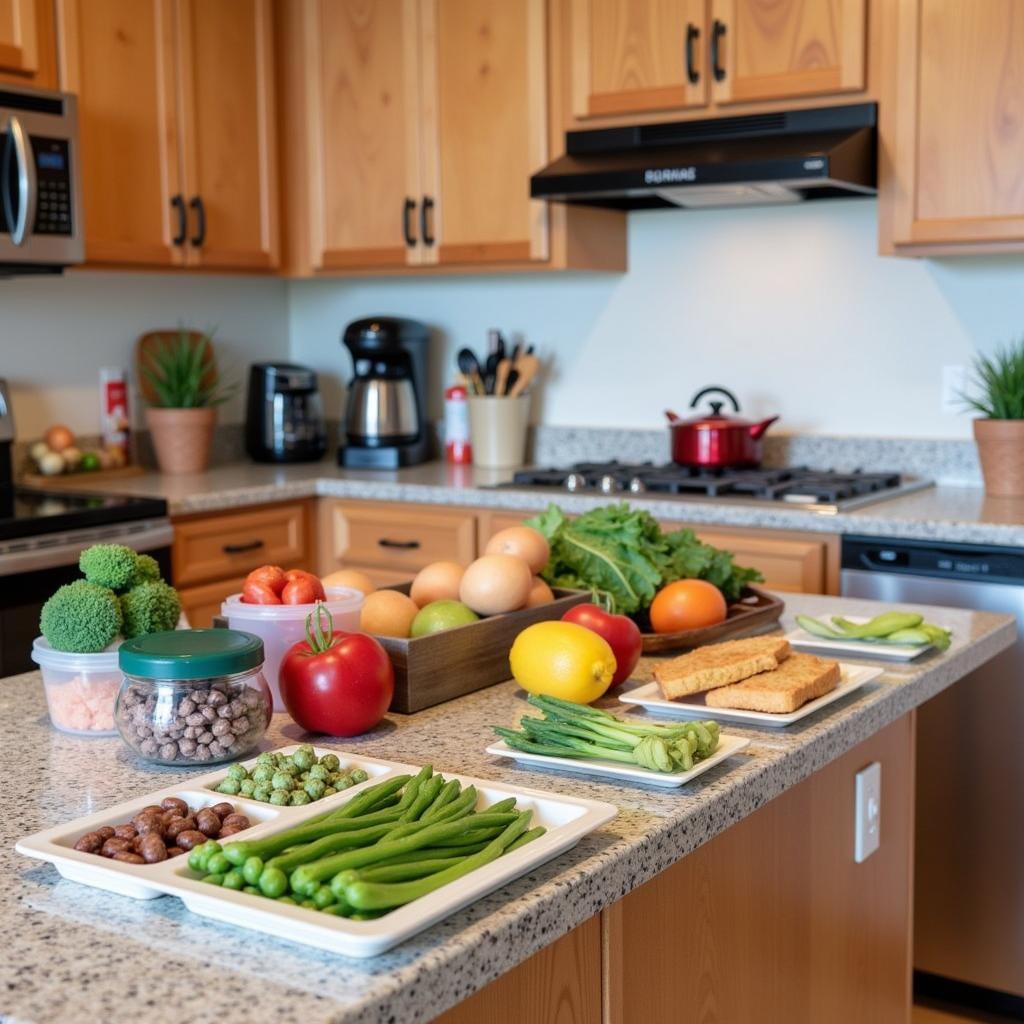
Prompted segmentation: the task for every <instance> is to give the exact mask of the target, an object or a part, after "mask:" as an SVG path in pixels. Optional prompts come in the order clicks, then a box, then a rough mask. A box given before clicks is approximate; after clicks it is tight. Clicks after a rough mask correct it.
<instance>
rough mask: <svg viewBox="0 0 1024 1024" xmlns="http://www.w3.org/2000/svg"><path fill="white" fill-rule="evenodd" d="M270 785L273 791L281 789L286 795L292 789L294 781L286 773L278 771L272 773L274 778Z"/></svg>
mask: <svg viewBox="0 0 1024 1024" xmlns="http://www.w3.org/2000/svg"><path fill="white" fill-rule="evenodd" d="M270 785H271V786H273V787H274V789H283V790H284V791H285V792H286V793H288V792H290V791H291V790H292V789H293V788H294V786H295V781H294V779H292V777H291V775H289V774H288V773H287V772H282V771H278V772H275V773H274V777H273V778H272V779H271V780H270Z"/></svg>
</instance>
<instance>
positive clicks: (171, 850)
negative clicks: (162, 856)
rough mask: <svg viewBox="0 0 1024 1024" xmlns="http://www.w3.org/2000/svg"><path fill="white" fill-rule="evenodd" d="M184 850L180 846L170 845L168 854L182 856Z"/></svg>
mask: <svg viewBox="0 0 1024 1024" xmlns="http://www.w3.org/2000/svg"><path fill="white" fill-rule="evenodd" d="M184 852H185V851H184V850H183V849H182V848H181V847H180V846H168V847H167V856H168V857H180V856H182V854H184Z"/></svg>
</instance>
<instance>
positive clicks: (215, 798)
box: [15, 746, 617, 957]
mask: <svg viewBox="0 0 1024 1024" xmlns="http://www.w3.org/2000/svg"><path fill="white" fill-rule="evenodd" d="M295 749H296V747H295V746H290V747H282V748H280V750H281V752H283V753H291V752H292V751H294V750H295ZM316 752H317V755H318V756H322V755H323V754H328V753H331V754H336V755H337V756H338V758H339V759H340V760H341V763H342V767H343V768H362V769H363V770H364V771H366V772H367V774H368V775H369V779H367V781H366V782H363V783H360V784H359V785H358V786H353V787H352V788H351V789H347V790H344V791H343V792H341V793H337V794H335V795H334V796H331V797H327V798H325V799H322V800H317V801H315V802H314V803H311V804H306V805H304V806H301V807H276V806H272V805H269V804H262V803H257V802H255V801H252V800H249V799H246V798H245V797H242V796H225V795H224V794H221V793H217V792H215V788H214V787H216V785H217V784H218V783H219V782H220V781H221V780H222V779H223V778H224V776H225V775H226V774H227V766H226V765H223V766H221V768H220V769H219V770H217V771H214V772H210V773H208V774H205V775H202V776H199V777H197V778H192V779H188V780H187V782H186V783H185V784H182V785H179V786H171V787H168V788H166V789H162V790H159V791H158V792H155V793H147V794H145V795H143V796H141V797H139V798H138V799H135V800H130V801H126V802H124V803H121V804H117V805H115V806H113V807H110V808H108V809H107V810H105V811H101V812H99V813H97V814H92V815H89V816H88V817H84V818H79V819H78V820H76V821H72V822H68V823H67V824H64V825H57V826H55V827H53V828H50V829H46V830H45V831H43V832H39V833H37V834H36V835H34V836H30V837H28V838H27V839H22V840H21V841H20V842H19V843H18V844H17V846H16V847H15V848H16V849H17V851H18V852H19V853H21V854H24V855H25V856H27V857H34V858H36V859H38V860H44V861H48V862H49V863H51V864H53V865H54V866H55V867H56V868H57V870H58V871H59V872H60V874H61V875H63V876H64V877H65V878H69V879H72V880H74V881H76V882H81V883H83V884H85V885H90V886H93V887H95V888H100V889H106V890H109V891H110V892H115V893H118V894H120V895H123V896H131V897H134V898H136V899H153V898H155V897H158V896H163V895H165V894H166V895H171V896H177V897H178V898H179V899H181V900H182V901H183V902H184V904H185V906H186V907H188V909H189V910H191V911H192V912H193V913H196V914H199V915H201V916H203V917H209V918H212V919H214V920H217V921H223V922H226V923H228V924H233V925H238V926H240V927H242V928H250V929H252V930H254V931H259V932H264V933H265V934H267V935H273V936H276V937H278V938H282V939H289V940H291V941H293V942H300V943H303V944H305V945H308V946H315V947H317V948H318V949H324V950H328V951H329V952H333V953H341V954H343V955H345V956H351V957H370V956H376V955H378V954H379V953H383V952H385V951H386V950H388V949H390V948H391V947H392V946H396V945H397V944H398V943H400V942H403V941H404V940H405V939H407V938H409V937H410V936H412V935H415V934H416V933H417V932H420V931H422V930H423V929H425V928H428V927H430V925H432V924H435V923H436V922H437V921H439V920H441V919H442V918H444V917H447V916H448V915H449V914H452V913H454V912H455V911H457V910H460V909H462V908H463V907H465V906H467V905H468V904H470V903H472V902H473V901H474V900H477V899H479V898H480V897H481V896H485V895H487V894H488V893H489V892H493V891H494V890H495V889H498V888H500V887H501V886H502V885H505V884H506V883H507V882H510V881H512V880H513V879H514V878H518V877H519V876H520V875H523V874H526V873H527V872H529V871H531V870H533V869H534V868H536V867H537V866H538V865H540V864H543V863H544V862H545V861H548V860H550V859H551V858H553V857H556V856H558V854H560V853H563V852H564V851H565V850H568V849H570V848H571V847H573V846H575V845H576V843H578V842H579V841H580V839H581V838H582V837H583V836H585V835H586V834H587V833H589V832H592V831H594V829H597V828H600V827H601V825H603V824H605V823H606V822H608V821H610V820H611V819H612V818H613V817H615V815H616V813H617V811H616V808H615V807H613V806H612V805H611V804H607V803H601V802H599V801H595V800H583V799H577V798H574V797H565V796H558V795H554V794H550V793H542V792H538V791H535V790H531V789H524V788H522V787H516V786H505V785H501V784H500V783H496V782H489V781H487V780H485V779H477V778H473V777H471V776H467V775H459V774H457V773H449V772H445V773H444V776H445V778H446V779H458V780H459V781H460V782H461V783H462V784H463V786H468V785H474V786H476V788H477V791H478V793H479V794H480V798H479V802H478V804H477V806H478V808H484V807H488V806H490V805H491V804H494V803H497V802H498V801H499V800H504V799H505V798H506V797H510V796H512V797H515V798H516V802H517V805H518V806H519V808H521V809H522V810H532V811H533V819H532V821H531V827H532V826H535V825H543V826H544V827H545V828H546V829H547V832H546V833H545V834H544V835H542V836H541V837H540V838H538V839H535V840H534V841H533V842H531V843H528V844H527V845H526V846H523V847H520V848H519V849H518V850H513V851H512V852H511V853H508V854H506V855H504V856H502V857H499V858H498V860H496V861H493V862H492V863H490V864H488V865H485V866H484V867H482V868H480V869H478V870H477V871H473V872H471V873H470V874H469V875H467V876H466V877H465V878H461V879H458V880H457V881H455V882H451V883H449V884H448V885H446V886H443V887H442V888H440V889H437V890H436V891H435V892H432V893H430V894H428V895H426V896H424V897H422V898H421V899H418V900H414V901H413V902H412V903H409V904H407V905H406V906H404V907H399V908H398V909H396V910H393V911H391V913H389V914H385V915H384V916H383V917H379V918H377V919H376V920H372V921H351V920H348V919H347V918H343V917H335V916H333V915H331V914H323V913H320V912H319V911H316V910H310V909H307V908H305V907H300V906H289V905H288V904H284V903H278V902H277V901H275V900H270V899H266V898H265V897H262V896H254V895H252V894H250V893H244V892H240V891H234V890H230V889H223V888H220V887H217V886H212V885H209V884H207V883H204V882H202V881H200V876H199V875H198V874H197V873H196V872H194V871H192V870H191V869H190V868H189V867H188V864H187V862H186V858H184V857H176V858H174V859H173V860H166V861H162V862H161V863H159V864H138V865H136V864H124V863H121V862H119V861H112V860H108V859H107V858H105V857H100V856H97V855H96V854H89V853H80V852H78V851H77V850H74V849H73V846H74V843H75V841H76V840H77V839H78V838H79V837H80V836H82V835H83V834H84V833H86V832H89V831H92V830H93V829H95V828H99V827H100V826H101V825H108V824H114V823H117V822H123V821H127V820H128V819H129V818H131V817H132V815H133V814H135V813H136V812H137V811H138V810H140V809H141V808H143V807H145V806H146V805H147V804H151V803H159V802H160V800H161V799H162V798H164V797H166V796H178V797H181V798H182V799H183V800H185V801H186V802H187V803H188V804H189V806H190V807H192V808H200V807H204V806H210V805H212V804H215V803H219V802H221V801H230V802H231V803H232V804H234V805H235V807H236V808H237V809H238V810H239V811H240V812H241V813H243V814H246V815H248V816H249V818H250V819H251V820H252V821H253V822H258V824H254V825H253V827H252V828H250V829H247V830H246V831H245V832H243V833H241V834H240V838H242V839H249V838H252V839H258V838H260V837H261V836H267V835H272V834H274V833H275V832H278V831H280V830H281V829H283V828H291V827H292V826H294V825H297V824H300V823H301V822H302V821H304V820H306V819H307V818H310V817H313V816H315V815H317V814H320V813H322V812H324V811H329V810H332V809H334V808H336V807H339V806H340V805H342V804H344V803H346V802H347V801H348V800H350V799H351V798H352V797H353V796H354V795H357V794H358V793H360V792H362V791H363V790H364V789H366V788H367V786H371V785H373V784H374V783H375V782H380V781H382V780H384V779H386V778H391V777H393V776H395V775H401V774H410V775H413V774H415V773H416V772H417V771H418V770H419V769H418V768H417V767H415V766H411V765H405V764H401V763H399V762H395V761H381V760H377V759H376V758H369V757H362V756H356V755H350V754H346V753H345V752H343V751H341V750H336V749H327V748H324V749H320V748H317V751H316ZM243 763H244V764H246V766H247V767H250V766H251V765H253V764H255V758H253V759H252V760H251V761H247V762H243Z"/></svg>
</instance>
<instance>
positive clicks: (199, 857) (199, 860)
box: [188, 846, 206, 871]
mask: <svg viewBox="0 0 1024 1024" xmlns="http://www.w3.org/2000/svg"><path fill="white" fill-rule="evenodd" d="M188 866H189V867H190V868H191V869H192V870H193V871H205V870H206V858H205V857H203V848H202V846H193V847H192V849H191V850H189V851H188Z"/></svg>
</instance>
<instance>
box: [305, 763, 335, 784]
mask: <svg viewBox="0 0 1024 1024" xmlns="http://www.w3.org/2000/svg"><path fill="white" fill-rule="evenodd" d="M306 776H307V778H308V779H310V780H312V779H319V780H320V781H321V782H329V781H330V779H331V770H330V768H327V767H325V766H324V765H322V764H315V765H313V766H312V767H311V768H310V769H309V771H308V772H306Z"/></svg>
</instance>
